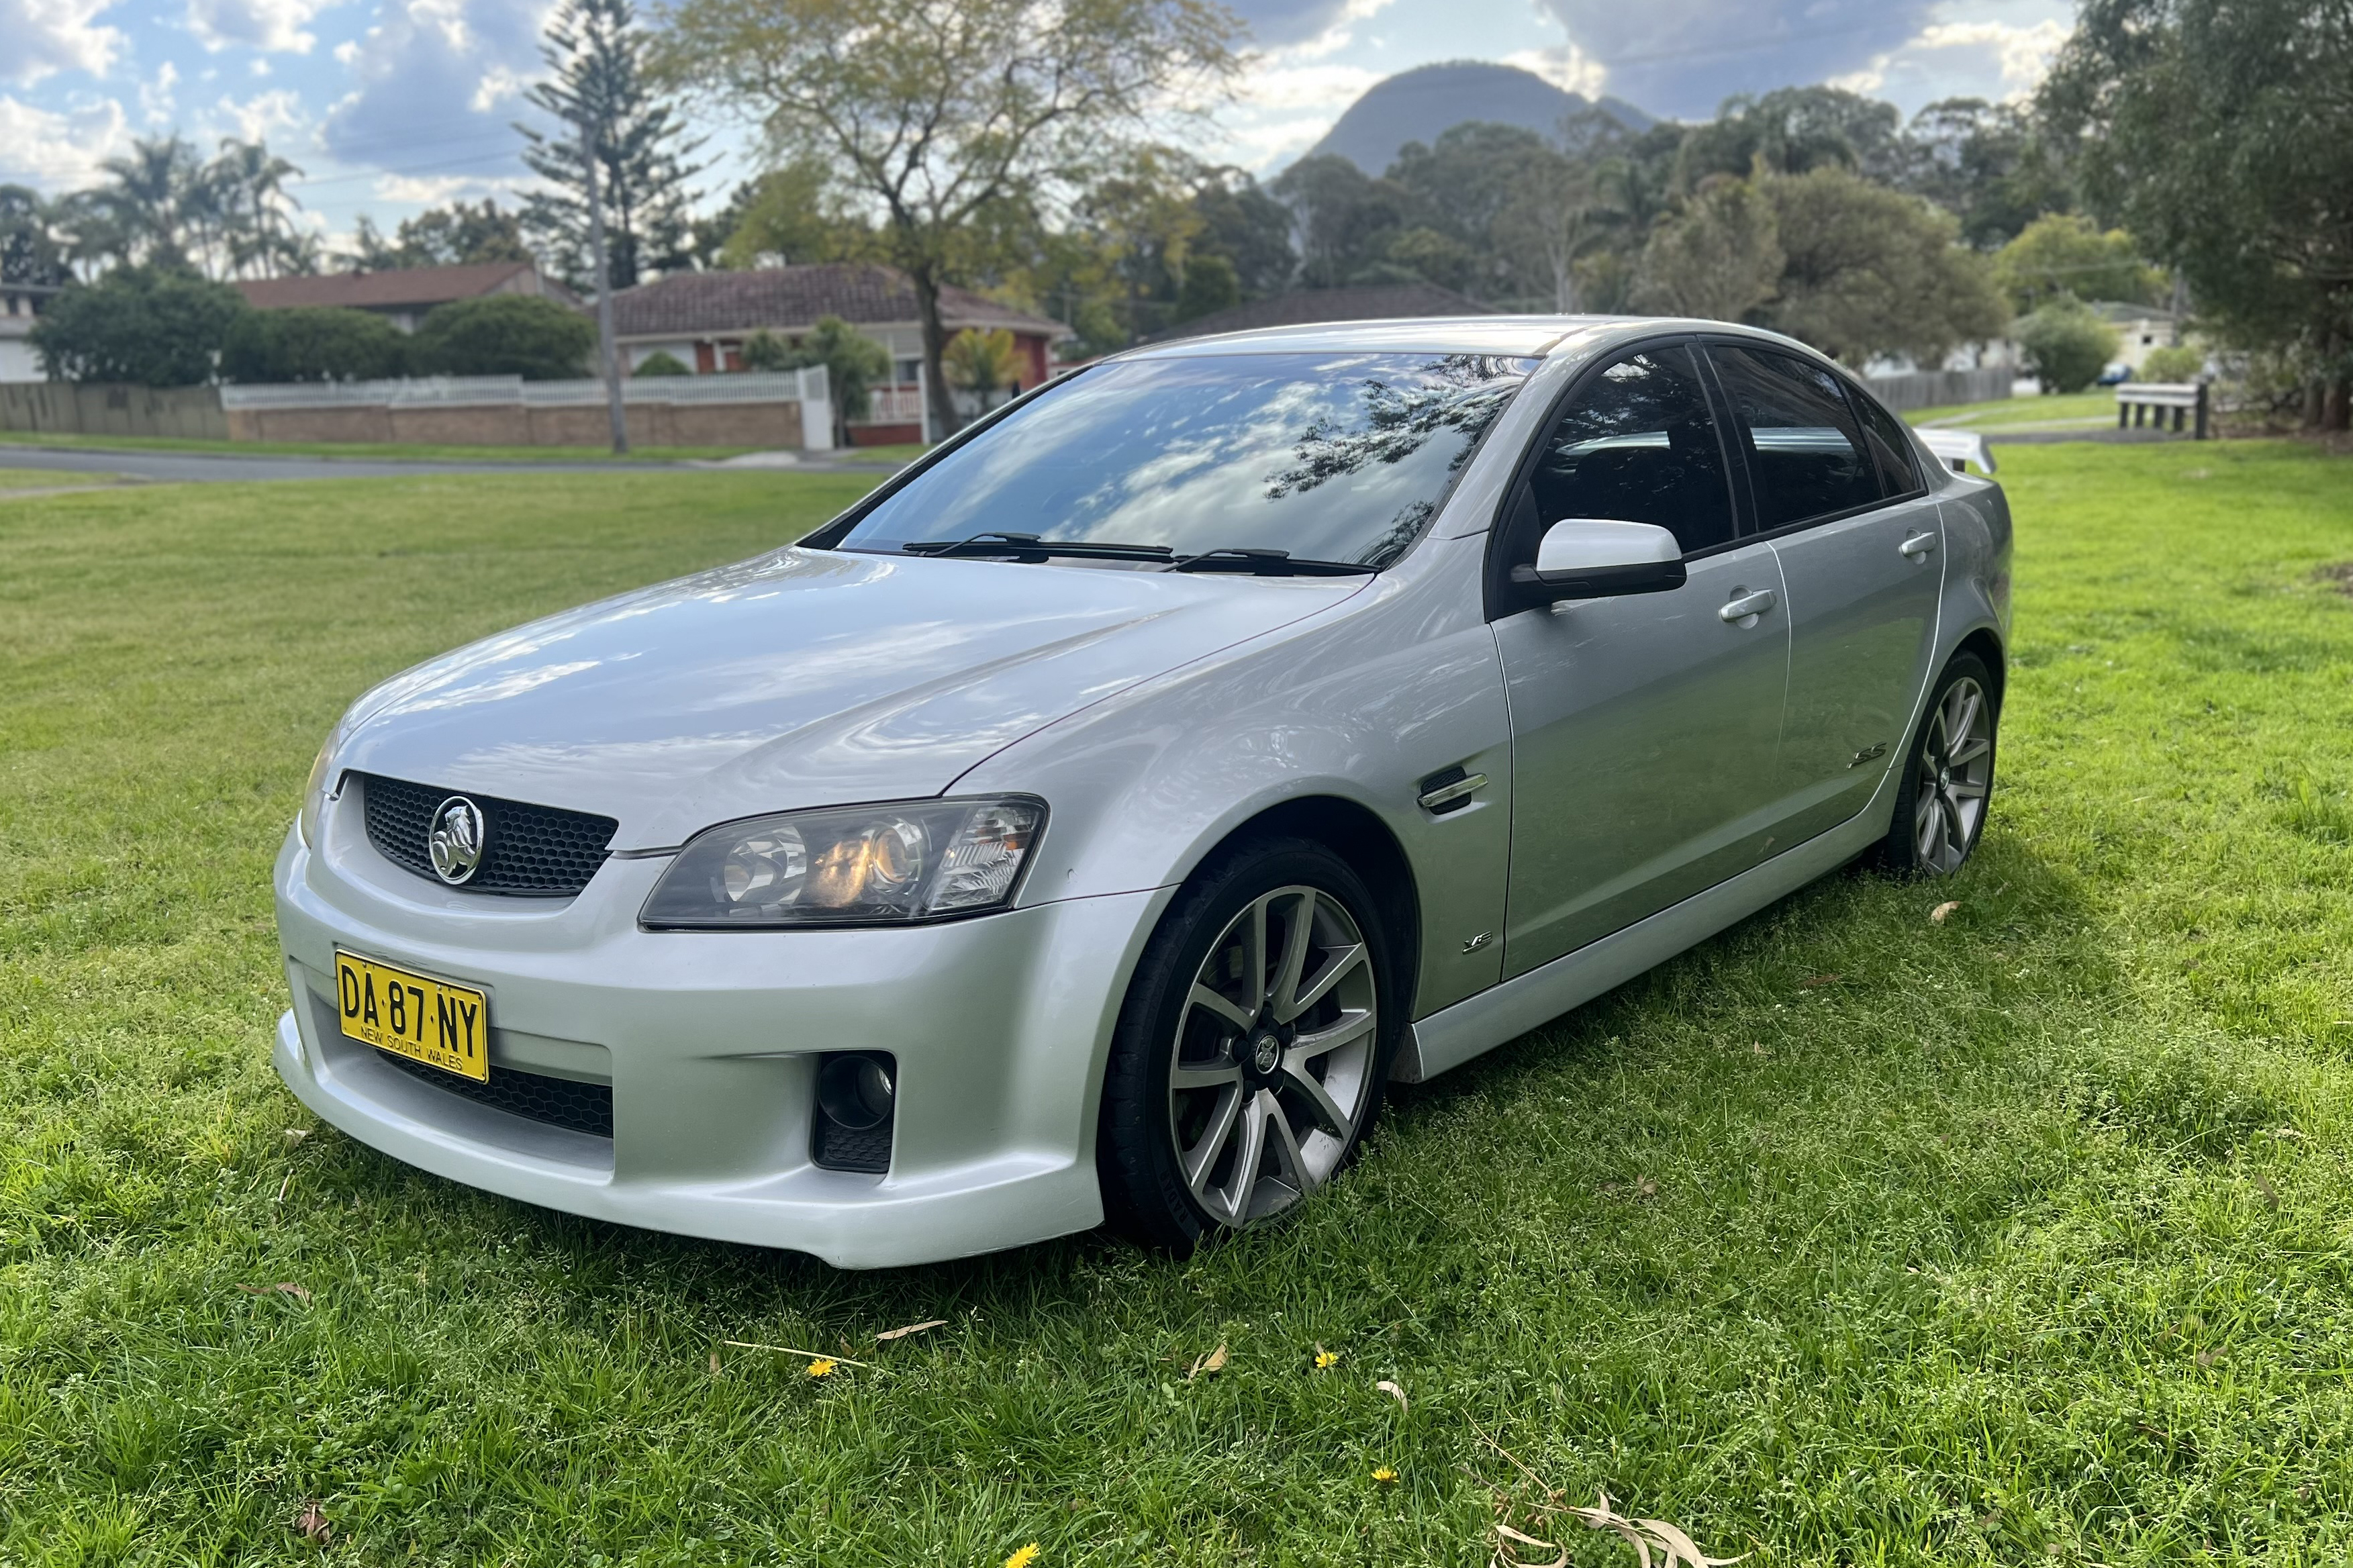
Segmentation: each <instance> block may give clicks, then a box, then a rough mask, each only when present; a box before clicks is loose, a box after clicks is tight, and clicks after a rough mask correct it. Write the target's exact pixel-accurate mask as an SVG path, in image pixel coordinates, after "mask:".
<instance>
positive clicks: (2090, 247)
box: [1994, 213, 2164, 310]
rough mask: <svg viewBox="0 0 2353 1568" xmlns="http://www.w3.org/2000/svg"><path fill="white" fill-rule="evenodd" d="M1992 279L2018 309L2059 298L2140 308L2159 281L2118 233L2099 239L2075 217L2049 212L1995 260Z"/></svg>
mask: <svg viewBox="0 0 2353 1568" xmlns="http://www.w3.org/2000/svg"><path fill="white" fill-rule="evenodd" d="M1994 278H1995V281H1996V282H1997V283H1999V284H2000V288H2001V291H2002V292H2003V293H2004V294H2007V295H2008V296H2009V297H2010V303H2011V304H2013V305H2015V306H2017V307H2018V309H2020V310H2035V309H2038V308H2039V307H2041V306H2042V305H2045V304H2047V303H2049V302H2050V301H2051V300H2055V299H2057V298H2058V297H2059V296H2060V295H2062V294H2073V296H2074V297H2075V298H2076V299H2078V300H2124V301H2126V303H2129V304H2135V305H2144V304H2147V303H2148V302H2149V301H2150V300H2153V299H2155V298H2156V297H2157V290H2158V286H2159V285H2160V284H2161V283H2162V282H2163V281H2164V279H2162V278H2160V277H2159V276H2158V273H2157V272H2156V271H2155V270H2154V269H2152V268H2150V267H2149V265H2148V264H2147V262H2145V261H2143V260H2142V259H2141V258H2140V247H2139V246H2138V245H2137V244H2136V243H2135V242H2134V240H2133V237H2132V236H2130V235H2128V234H2126V232H2125V231H2124V230H2122V229H2120V228H2112V229H2110V230H2108V231H2107V232H2106V233H2105V234H2103V233H2101V232H2100V229H2099V226H2097V225H2095V224H2094V223H2093V222H2092V220H2091V219H2090V218H2087V217H2085V216H2083V215H2082V214H2081V213H2049V214H2046V215H2044V216H2042V217H2039V218H2036V219H2035V220H2034V221H2033V222H2032V223H2031V224H2028V225H2027V226H2026V227H2025V228H2024V229H2023V230H2021V232H2020V234H2019V236H2018V237H2017V238H2016V239H2013V240H2011V241H2010V243H2009V244H2008V245H2005V246H2003V247H2001V252H2000V255H1999V256H1997V257H1996V258H1995V259H1994Z"/></svg>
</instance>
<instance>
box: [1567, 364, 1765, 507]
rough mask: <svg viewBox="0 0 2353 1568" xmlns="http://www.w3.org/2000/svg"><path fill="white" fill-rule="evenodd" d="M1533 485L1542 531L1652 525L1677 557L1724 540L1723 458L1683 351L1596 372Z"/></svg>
mask: <svg viewBox="0 0 2353 1568" xmlns="http://www.w3.org/2000/svg"><path fill="white" fill-rule="evenodd" d="M1531 485H1532V488H1533V489H1534V490H1535V502H1536V510H1537V512H1538V514H1539V515H1540V518H1541V521H1543V522H1544V523H1545V524H1546V525H1549V524H1552V523H1556V522H1558V521H1561V520H1562V519H1563V518H1570V517H1593V518H1609V519H1611V520H1613V521H1619V522H1648V523H1655V524H1656V525H1658V526H1659V527H1661V528H1663V529H1666V530H1668V531H1671V532H1672V533H1673V534H1674V536H1675V540H1676V542H1678V543H1680V544H1681V545H1682V546H1683V552H1684V553H1685V554H1689V553H1690V552H1693V551H1694V550H1704V549H1706V548H1707V547H1708V546H1709V545H1711V544H1722V543H1724V542H1725V541H1727V540H1729V539H1730V538H1731V537H1732V532H1733V522H1732V494H1731V490H1730V489H1729V488H1728V487H1727V486H1726V484H1725V476H1724V449H1723V447H1722V446H1721V445H1720V444H1719V443H1718V442H1717V440H1716V432H1715V420H1714V419H1713V418H1712V417H1711V416H1709V414H1708V406H1707V394H1706V393H1705V391H1704V390H1703V389H1702V387H1701V385H1700V381H1699V376H1698V366H1697V365H1696V364H1694V363H1693V360H1692V352H1691V350H1689V349H1687V348H1682V347H1673V348H1663V349H1650V350H1646V351H1644V352H1643V353H1637V354H1629V355H1628V356H1627V357H1626V358H1624V359H1621V360H1620V361H1619V362H1618V363H1615V364H1613V365H1611V366H1610V367H1609V369H1607V370H1605V371H1603V372H1602V373H1601V375H1600V377H1599V379H1598V380H1596V381H1595V382H1593V383H1591V384H1588V386H1587V387H1586V388H1585V389H1584V390H1583V391H1582V392H1580V393H1578V394H1577V399H1576V401H1575V402H1573V403H1572V404H1570V405H1569V407H1568V411H1567V413H1565V414H1563V415H1562V416H1560V423H1558V424H1557V425H1556V426H1553V429H1552V433H1551V434H1550V435H1549V436H1547V437H1546V438H1545V447H1544V453H1543V456H1542V457H1541V458H1539V459H1538V460H1537V463H1536V470H1535V476H1534V478H1533V479H1532V480H1531Z"/></svg>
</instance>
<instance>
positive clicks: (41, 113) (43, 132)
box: [0, 93, 131, 190]
mask: <svg viewBox="0 0 2353 1568" xmlns="http://www.w3.org/2000/svg"><path fill="white" fill-rule="evenodd" d="M130 139H131V124H130V118H129V116H127V115H125V114H124V113H123V112H122V105H121V103H119V102H117V101H116V100H113V99H111V98H106V99H95V100H90V101H89V102H86V103H80V104H76V105H74V106H73V107H71V108H69V109H67V110H63V111H62V112H60V111H58V110H47V109H37V108H35V107H34V106H33V105H31V104H29V103H24V102H20V101H19V100H16V99H14V98H10V97H8V96H7V95H5V94H4V93H0V181H8V182H11V183H17V184H28V185H36V186H40V187H43V188H46V189H52V190H68V189H71V188H73V187H75V186H78V185H84V184H89V183H90V181H91V180H92V179H94V178H96V177H97V174H98V161H99V160H100V159H101V158H104V157H108V156H110V155H111V154H113V153H119V152H121V151H122V150H123V148H124V147H125V145H127V144H128V142H130Z"/></svg>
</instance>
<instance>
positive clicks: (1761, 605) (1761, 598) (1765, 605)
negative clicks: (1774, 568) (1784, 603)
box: [1715, 588, 1780, 626]
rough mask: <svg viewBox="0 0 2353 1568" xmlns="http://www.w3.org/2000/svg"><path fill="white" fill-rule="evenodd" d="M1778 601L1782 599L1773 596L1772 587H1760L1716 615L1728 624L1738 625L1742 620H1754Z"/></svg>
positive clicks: (1726, 606) (1734, 601)
mask: <svg viewBox="0 0 2353 1568" xmlns="http://www.w3.org/2000/svg"><path fill="white" fill-rule="evenodd" d="M1778 603H1780V601H1779V600H1778V599H1776V598H1774V597H1773V590H1772V589H1770V588H1759V589H1758V590H1757V592H1755V593H1754V594H1743V595H1741V596H1740V597H1739V598H1737V599H1735V600H1733V601H1732V603H1730V604H1728V605H1725V606H1724V608H1722V609H1720V610H1718V611H1716V612H1715V616H1716V619H1718V620H1720V621H1722V622H1724V623H1725V625H1726V626H1737V625H1739V624H1740V623H1741V622H1742V621H1746V620H1754V619H1755V618H1756V617H1757V616H1761V615H1763V614H1764V613H1765V612H1766V611H1767V610H1769V609H1771V608H1772V607H1773V606H1774V605H1777V604H1778Z"/></svg>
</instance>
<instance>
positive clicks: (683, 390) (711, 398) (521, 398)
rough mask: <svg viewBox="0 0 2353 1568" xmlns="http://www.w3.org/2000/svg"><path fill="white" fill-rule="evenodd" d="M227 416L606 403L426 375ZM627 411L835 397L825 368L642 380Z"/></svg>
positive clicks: (247, 395) (276, 396) (230, 389)
mask: <svg viewBox="0 0 2353 1568" xmlns="http://www.w3.org/2000/svg"><path fill="white" fill-rule="evenodd" d="M220 396H221V406H222V408H224V409H231V410H234V409H265V408H353V407H390V408H512V407H516V406H522V407H526V408H565V407H573V406H576V405H582V404H599V403H602V402H604V401H605V384H604V383H603V382H602V381H597V380H593V379H583V380H579V381H525V380H524V379H523V378H522V377H521V376H519V375H429V376H415V377H407V378H404V379H402V380H399V381H305V382H284V383H278V384H269V385H259V386H238V385H228V386H224V387H222V388H221V389H220ZM621 398H622V401H623V402H625V403H631V404H644V405H659V404H671V405H678V404H727V403H797V404H800V405H802V406H803V407H804V408H807V407H809V406H810V405H818V407H819V408H820V410H823V411H826V412H825V415H824V418H823V419H822V420H818V421H816V422H815V423H816V424H817V426H818V427H819V428H825V429H830V428H831V427H832V415H831V413H830V412H829V410H830V408H831V406H832V402H833V397H832V392H831V389H830V387H829V386H828V383H827V381H826V374H825V366H823V365H821V364H819V365H810V366H808V367H807V368H806V369H802V370H779V371H745V372H743V373H742V374H732V375H646V376H632V377H630V378H629V379H628V380H626V381H624V382H622V383H621Z"/></svg>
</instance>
